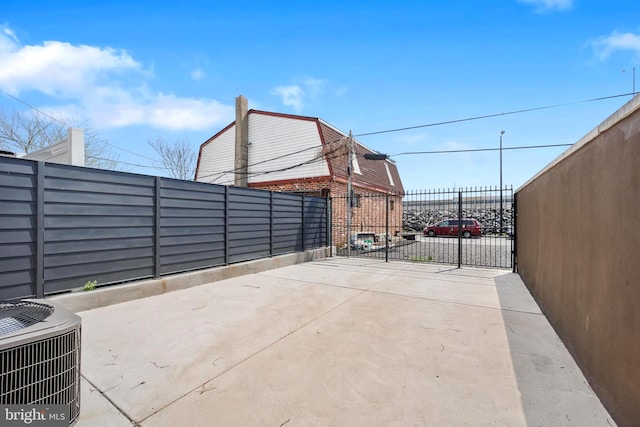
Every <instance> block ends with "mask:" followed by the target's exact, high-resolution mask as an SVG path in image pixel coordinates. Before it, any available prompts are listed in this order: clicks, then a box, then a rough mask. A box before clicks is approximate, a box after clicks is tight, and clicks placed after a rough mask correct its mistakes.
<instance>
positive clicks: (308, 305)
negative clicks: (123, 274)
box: [77, 258, 615, 427]
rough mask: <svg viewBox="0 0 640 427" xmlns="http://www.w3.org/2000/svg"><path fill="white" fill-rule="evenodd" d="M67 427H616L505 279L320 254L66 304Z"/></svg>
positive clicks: (522, 294)
mask: <svg viewBox="0 0 640 427" xmlns="http://www.w3.org/2000/svg"><path fill="white" fill-rule="evenodd" d="M78 314H79V315H80V316H81V317H82V327H83V341H82V373H83V377H84V379H83V394H82V410H81V416H80V420H79V422H78V424H77V426H80V427H86V426H91V427H94V426H100V425H103V426H130V425H132V423H133V424H139V425H142V426H182V425H185V426H187V425H188V426H274V427H280V426H285V425H286V426H287V427H291V426H477V425H492V426H494V425H503V426H528V425H531V426H533V425H545V426H547V425H553V426H570V425H575V426H613V425H615V423H614V422H613V420H611V418H610V417H609V415H608V413H607V412H606V411H605V410H604V408H603V407H602V405H601V403H600V402H599V400H598V399H597V398H596V396H595V395H594V393H593V391H592V390H591V389H590V387H589V385H588V384H587V382H586V381H585V379H584V377H583V375H582V373H581V372H580V370H579V369H578V368H577V366H576V364H575V362H574V361H573V359H572V358H571V357H570V355H569V353H568V352H567V350H566V348H565V347H564V345H563V344H562V342H561V341H560V340H559V339H558V337H557V336H556V335H555V333H554V331H553V329H552V328H551V326H550V325H549V323H548V322H547V320H546V318H545V317H544V316H543V315H542V314H541V312H540V310H539V308H538V306H537V305H536V303H535V302H534V301H533V299H532V298H531V296H530V295H529V293H528V292H527V290H526V288H525V287H524V285H523V284H522V282H521V281H520V279H519V277H518V276H517V275H516V274H513V273H510V272H507V271H502V270H482V269H471V268H466V269H462V270H458V269H455V268H451V267H448V266H434V265H425V264H421V263H404V262H392V263H384V262H383V261H379V260H375V259H354V258H351V259H346V258H329V259H325V260H320V261H314V262H308V263H303V264H298V265H294V266H289V267H284V268H278V269H274V270H269V271H265V272H261V273H257V274H250V275H246V276H240V277H236V278H232V279H227V280H221V281H218V282H214V283H210V284H206V285H201V286H197V287H193V288H189V289H184V290H179V291H175V292H170V293H166V294H162V295H158V296H153V297H148V298H142V299H138V300H134V301H129V302H125V303H121V304H116V305H112V306H108V307H102V308H98V309H94V310H88V311H83V312H80V313H78Z"/></svg>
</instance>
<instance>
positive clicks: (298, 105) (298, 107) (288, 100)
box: [272, 85, 304, 113]
mask: <svg viewBox="0 0 640 427" xmlns="http://www.w3.org/2000/svg"><path fill="white" fill-rule="evenodd" d="M272 93H273V94H274V95H278V96H279V97H280V99H281V100H282V103H283V104H284V105H286V106H289V107H293V109H294V111H295V112H296V113H300V112H301V111H302V97H303V96H304V91H303V90H302V88H301V87H300V86H297V85H293V86H278V87H277V88H275V89H274V90H273V92H272Z"/></svg>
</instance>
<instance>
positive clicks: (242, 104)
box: [234, 95, 249, 187]
mask: <svg viewBox="0 0 640 427" xmlns="http://www.w3.org/2000/svg"><path fill="white" fill-rule="evenodd" d="M247 111H248V103H247V98H245V97H244V96H242V95H240V96H238V97H237V98H236V151H235V178H234V185H235V186H236V187H247V186H248V183H249V174H248V173H249V116H248V115H247Z"/></svg>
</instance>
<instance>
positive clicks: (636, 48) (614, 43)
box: [593, 31, 640, 60]
mask: <svg viewBox="0 0 640 427" xmlns="http://www.w3.org/2000/svg"><path fill="white" fill-rule="evenodd" d="M593 46H594V47H595V49H596V53H597V55H598V57H599V58H600V59H602V60H604V59H607V58H608V57H609V56H610V55H611V54H612V53H613V52H615V51H618V50H630V51H632V52H633V53H635V55H636V56H638V57H640V35H638V34H633V33H619V32H617V31H614V32H613V33H612V34H611V35H610V36H607V37H602V38H601V39H599V40H597V41H595V42H594V43H593Z"/></svg>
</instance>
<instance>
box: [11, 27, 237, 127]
mask: <svg viewBox="0 0 640 427" xmlns="http://www.w3.org/2000/svg"><path fill="white" fill-rule="evenodd" d="M0 63H1V64H2V66H1V67H0V89H2V90H4V91H5V92H7V93H10V94H12V95H15V96H19V94H20V93H21V92H25V91H37V92H41V93H43V94H45V95H48V96H49V97H50V98H51V99H50V101H49V102H50V104H51V105H49V106H48V107H42V109H43V110H45V111H47V112H50V113H55V114H58V115H60V116H62V117H74V118H80V119H88V120H90V121H91V122H92V123H93V125H94V126H95V127H96V128H103V129H104V128H111V127H122V126H130V125H150V126H154V127H157V128H164V129H172V130H206V129H210V128H211V127H213V126H215V125H218V124H223V123H225V122H227V121H230V120H232V119H233V107H232V106H226V105H223V104H220V103H219V102H217V101H215V100H212V99H203V98H182V97H179V96H176V95H174V94H165V93H160V92H154V91H153V90H151V89H149V87H148V86H147V81H148V80H149V79H150V77H151V76H152V73H151V72H150V71H148V70H145V69H144V67H143V66H142V64H140V63H139V62H138V61H136V60H135V59H134V58H132V57H131V56H130V55H129V54H128V53H127V52H126V51H124V50H116V49H112V48H109V47H106V48H102V47H96V46H87V45H72V44H70V43H65V42H60V41H45V42H44V43H43V44H42V45H21V44H20V42H19V40H18V39H17V37H16V36H15V33H14V32H13V31H12V30H11V29H9V28H6V27H5V28H3V31H2V33H0ZM196 71H199V70H196ZM200 73H202V72H200ZM203 75H204V73H202V74H199V73H196V74H195V75H194V74H193V73H192V77H194V78H197V77H202V76H203Z"/></svg>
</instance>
